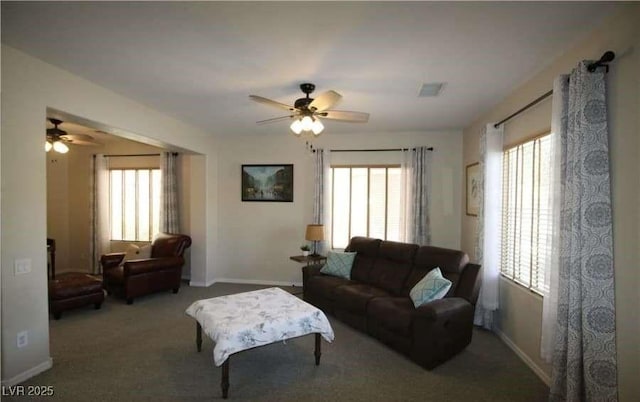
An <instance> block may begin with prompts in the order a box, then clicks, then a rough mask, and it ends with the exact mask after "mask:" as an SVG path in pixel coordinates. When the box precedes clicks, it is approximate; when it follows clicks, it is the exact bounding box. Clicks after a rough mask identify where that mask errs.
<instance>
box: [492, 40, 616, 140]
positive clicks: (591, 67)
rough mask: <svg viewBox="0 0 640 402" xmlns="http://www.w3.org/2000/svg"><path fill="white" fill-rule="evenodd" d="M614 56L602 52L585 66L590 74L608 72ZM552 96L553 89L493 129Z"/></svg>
mask: <svg viewBox="0 0 640 402" xmlns="http://www.w3.org/2000/svg"><path fill="white" fill-rule="evenodd" d="M615 57H616V54H615V53H613V52H612V51H611V50H609V51H606V52H604V54H603V55H602V57H600V60H598V61H595V62H593V63H591V64H589V65H588V66H587V70H588V71H589V72H591V73H593V72H594V71H596V69H597V68H598V67H605V68H606V70H605V72H607V73H608V72H609V65H608V64H607V63H609V62H610V61H613V59H615ZM552 94H553V89H552V90H551V91H549V92H547V93H545V94H544V95H542V96H540V97H538V98H536V99H535V100H533V101H532V102H530V103H528V104H527V105H526V106H524V107H522V108H521V109H519V110H518V111H516V112H514V113H513V114H511V115H509V116H508V117H505V118H504V119H502V120H500V121H499V122H497V123H496V124H494V125H493V127H495V128H498V126H499V125H501V124H503V123H506V122H507V121H509V120H511V119H513V118H514V117H516V116H517V115H519V114H520V113H522V112H524V111H525V110H527V109H529V108H531V107H533V106H535V105H537V104H538V103H540V102H542V101H543V100H545V99H547V98H548V97H549V96H551V95H552Z"/></svg>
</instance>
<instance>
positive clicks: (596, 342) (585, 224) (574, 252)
mask: <svg viewBox="0 0 640 402" xmlns="http://www.w3.org/2000/svg"><path fill="white" fill-rule="evenodd" d="M588 64H589V62H586V61H583V62H581V63H580V64H579V65H578V67H577V68H576V69H575V70H574V71H573V72H572V73H571V75H570V78H569V79H570V83H569V84H568V85H567V84H564V85H562V87H561V88H560V91H559V93H557V94H556V93H554V102H555V101H559V102H562V105H563V107H562V110H563V111H564V112H563V115H562V116H561V118H562V119H565V120H566V126H565V127H566V130H561V131H560V133H556V134H559V135H560V146H561V149H560V154H561V155H562V156H563V157H562V159H561V162H560V180H561V207H560V208H561V213H560V255H559V272H558V295H557V299H558V305H557V325H556V333H555V337H554V339H555V349H554V354H553V372H552V377H551V382H552V383H551V394H550V400H551V401H564V400H567V401H584V400H586V401H617V400H618V392H617V363H616V329H615V318H616V314H615V300H614V269H613V244H612V217H611V188H610V176H609V172H610V171H609V144H608V124H607V104H606V94H605V90H606V80H605V75H604V72H602V71H596V72H594V73H590V72H589V71H588V70H587V66H588ZM564 81H565V82H566V78H564ZM562 126H564V125H561V127H562Z"/></svg>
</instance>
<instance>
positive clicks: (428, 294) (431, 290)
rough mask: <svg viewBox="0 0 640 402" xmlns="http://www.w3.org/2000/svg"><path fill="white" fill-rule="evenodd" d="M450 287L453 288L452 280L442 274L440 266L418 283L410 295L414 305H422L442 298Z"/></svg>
mask: <svg viewBox="0 0 640 402" xmlns="http://www.w3.org/2000/svg"><path fill="white" fill-rule="evenodd" d="M449 288H451V281H450V280H448V279H446V278H444V277H443V276H442V272H440V268H434V269H432V270H431V271H429V273H428V274H426V275H425V276H424V278H422V280H420V282H418V283H416V286H414V287H413V289H411V292H409V296H410V297H411V300H413V305H414V306H416V307H420V306H421V305H423V304H425V303H428V302H430V301H432V300H436V299H442V298H443V297H444V295H446V294H447V292H448V291H449Z"/></svg>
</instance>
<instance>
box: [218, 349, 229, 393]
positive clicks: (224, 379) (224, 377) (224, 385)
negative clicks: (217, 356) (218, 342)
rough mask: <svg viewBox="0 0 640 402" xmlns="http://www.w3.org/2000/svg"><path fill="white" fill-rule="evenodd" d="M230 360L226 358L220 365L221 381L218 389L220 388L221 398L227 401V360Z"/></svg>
mask: <svg viewBox="0 0 640 402" xmlns="http://www.w3.org/2000/svg"><path fill="white" fill-rule="evenodd" d="M230 359H231V358H230V357H227V360H225V361H224V363H222V381H220V387H221V388H222V398H223V399H227V397H228V396H229V360H230Z"/></svg>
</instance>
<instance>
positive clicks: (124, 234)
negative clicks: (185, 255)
mask: <svg viewBox="0 0 640 402" xmlns="http://www.w3.org/2000/svg"><path fill="white" fill-rule="evenodd" d="M109 178H110V180H109V189H110V205H111V240H125V241H151V238H152V236H153V235H154V234H155V233H158V232H159V231H160V169H112V170H110V172H109Z"/></svg>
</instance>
